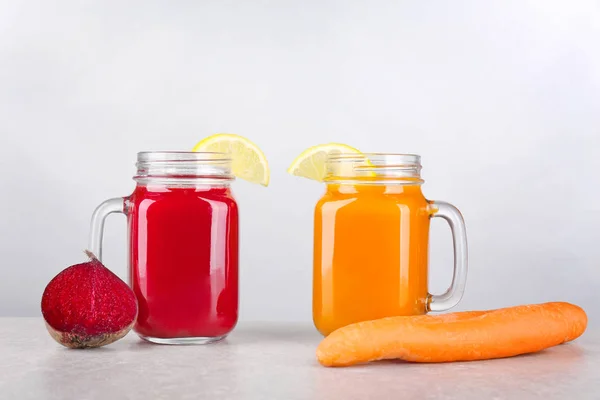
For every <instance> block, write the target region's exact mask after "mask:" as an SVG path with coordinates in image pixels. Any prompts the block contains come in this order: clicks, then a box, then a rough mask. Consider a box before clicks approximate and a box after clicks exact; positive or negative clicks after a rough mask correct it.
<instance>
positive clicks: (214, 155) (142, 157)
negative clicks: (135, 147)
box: [137, 151, 231, 163]
mask: <svg viewBox="0 0 600 400" xmlns="http://www.w3.org/2000/svg"><path fill="white" fill-rule="evenodd" d="M137 161H138V162H142V163H146V162H152V163H154V162H173V161H175V162H176V161H196V162H211V161H214V162H226V161H231V156H230V155H229V154H227V153H222V152H216V151H140V152H139V153H137Z"/></svg>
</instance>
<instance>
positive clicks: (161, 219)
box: [90, 152, 238, 344]
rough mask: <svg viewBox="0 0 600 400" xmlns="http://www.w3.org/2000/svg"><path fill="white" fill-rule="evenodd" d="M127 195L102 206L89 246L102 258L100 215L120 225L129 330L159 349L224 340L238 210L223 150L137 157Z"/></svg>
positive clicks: (233, 299) (231, 312)
mask: <svg viewBox="0 0 600 400" xmlns="http://www.w3.org/2000/svg"><path fill="white" fill-rule="evenodd" d="M136 165H137V173H136V175H135V177H134V180H135V181H136V183H137V184H136V187H135V190H134V191H133V193H132V194H131V195H130V196H127V197H124V198H120V197H119V198H114V199H110V200H107V201H105V202H104V203H102V204H101V205H100V206H99V207H98V208H97V209H96V211H95V212H94V214H93V216H92V223H91V233H90V249H91V250H92V252H94V253H95V254H96V255H97V257H98V258H99V259H101V257H102V235H103V227H104V220H105V218H106V217H107V216H108V215H109V214H111V213H123V214H125V215H126V216H127V221H128V243H129V246H128V247H129V278H130V285H131V287H132V289H133V291H134V293H135V295H136V297H137V300H138V304H139V314H138V318H137V322H136V324H135V326H134V331H135V332H136V333H137V334H138V335H139V336H140V337H142V338H143V339H145V340H148V341H150V342H155V343H162V344H186V343H208V342H213V341H217V340H219V339H222V338H224V337H225V336H226V335H227V334H228V333H229V332H231V330H232V329H233V328H234V326H235V325H236V322H237V317H238V206H237V203H236V201H235V199H234V198H233V195H232V193H231V189H230V187H229V185H230V182H231V181H232V180H233V175H232V174H231V159H230V158H229V156H228V155H227V154H224V153H200V152H141V153H138V157H137V164H136Z"/></svg>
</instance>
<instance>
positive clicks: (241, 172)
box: [192, 133, 270, 186]
mask: <svg viewBox="0 0 600 400" xmlns="http://www.w3.org/2000/svg"><path fill="white" fill-rule="evenodd" d="M192 151H207V152H220V153H227V154H230V155H231V172H232V173H233V175H234V176H235V177H236V178H240V179H244V180H246V181H249V182H252V183H259V184H261V185H263V186H268V184H269V176H270V172H269V163H268V162H267V157H265V154H264V153H263V152H262V150H261V149H260V148H259V147H258V146H257V145H256V144H254V143H253V142H251V141H250V140H249V139H247V138H245V137H243V136H240V135H234V134H231V133H217V134H215V135H211V136H208V137H207V138H204V139H202V140H201V141H199V142H198V143H197V144H196V145H195V146H194V148H193V149H192Z"/></svg>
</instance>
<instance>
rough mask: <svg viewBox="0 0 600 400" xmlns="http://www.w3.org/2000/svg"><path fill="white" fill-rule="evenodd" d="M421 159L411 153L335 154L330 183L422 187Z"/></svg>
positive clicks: (328, 164) (328, 162)
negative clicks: (419, 185) (418, 185)
mask: <svg viewBox="0 0 600 400" xmlns="http://www.w3.org/2000/svg"><path fill="white" fill-rule="evenodd" d="M421 168H422V167H421V156H419V155H418V154H408V153H333V154H330V155H328V156H327V159H326V170H327V172H326V175H325V179H324V181H325V182H326V183H361V184H392V183H398V184H411V185H415V184H422V183H423V180H422V179H421Z"/></svg>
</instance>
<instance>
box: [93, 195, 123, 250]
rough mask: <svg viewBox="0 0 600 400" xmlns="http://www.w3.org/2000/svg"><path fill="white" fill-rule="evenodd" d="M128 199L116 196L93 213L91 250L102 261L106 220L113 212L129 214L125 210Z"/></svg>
mask: <svg viewBox="0 0 600 400" xmlns="http://www.w3.org/2000/svg"><path fill="white" fill-rule="evenodd" d="M126 202H127V201H126V199H125V198H123V197H116V198H114V199H109V200H106V201H105V202H103V203H101V204H100V205H99V206H98V207H96V209H95V210H94V213H93V214H92V222H91V224H90V238H89V247H88V250H90V251H91V252H92V253H94V255H95V256H96V258H98V260H99V261H102V237H103V236H104V220H105V219H106V217H108V215H109V214H112V213H121V214H127V213H126V211H125V207H126Z"/></svg>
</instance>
